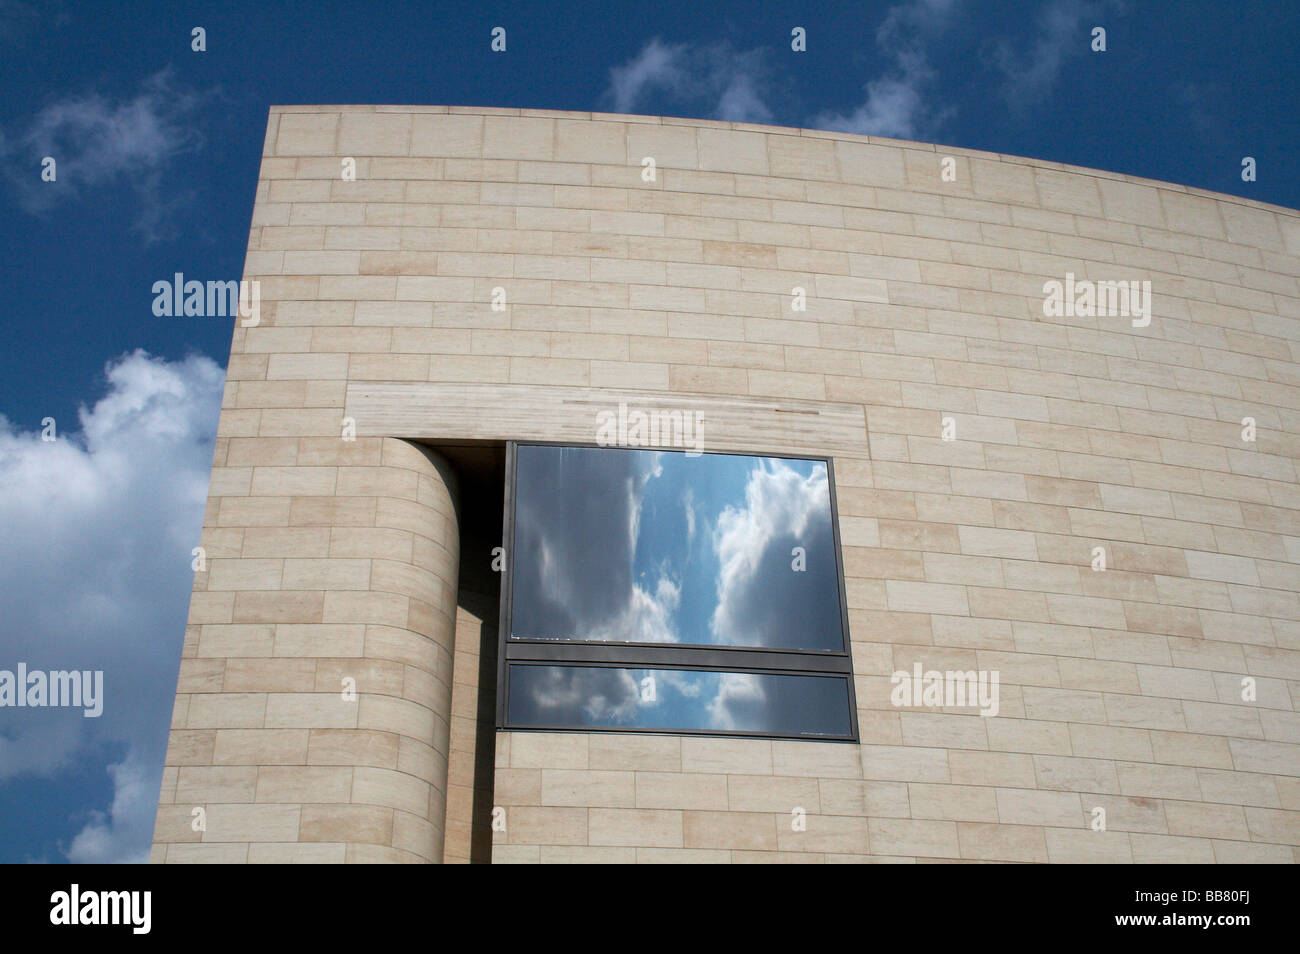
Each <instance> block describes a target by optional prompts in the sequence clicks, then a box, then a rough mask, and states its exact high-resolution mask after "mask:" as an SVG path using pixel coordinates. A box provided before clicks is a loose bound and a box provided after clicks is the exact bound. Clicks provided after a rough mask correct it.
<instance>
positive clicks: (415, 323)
mask: <svg viewBox="0 0 1300 954" xmlns="http://www.w3.org/2000/svg"><path fill="white" fill-rule="evenodd" d="M948 155H952V156H953V157H954V158H955V159H956V169H957V180H956V181H955V182H945V181H943V179H942V178H941V176H940V167H941V163H940V160H941V159H942V158H943V157H945V156H948ZM349 156H350V157H352V158H354V159H355V160H356V167H357V178H356V181H344V180H343V179H342V178H341V176H340V167H341V166H340V161H341V159H342V158H344V157H349ZM647 156H652V157H654V159H655V164H656V169H657V175H656V179H655V181H653V182H646V181H644V180H643V178H642V175H641V171H642V159H643V158H644V157H647ZM251 185H252V184H251V183H250V186H251ZM257 186H258V188H257V201H256V205H255V208H254V213H253V223H252V229H251V233H250V242H249V253H248V257H247V260H246V267H245V277H246V278H249V279H257V280H259V281H260V282H261V292H262V302H263V304H262V315H261V321H260V323H259V325H258V326H257V327H252V328H243V327H236V328H235V331H234V336H233V340H232V349H231V357H230V367H229V375H228V383H227V391H226V398H225V401H224V403H223V410H222V414H221V421H220V426H219V439H218V442H217V451H216V456H215V459H214V463H213V477H212V483H211V486H210V489H209V506H208V509H207V519H206V520H205V525H204V531H203V538H202V541H201V542H202V545H203V546H204V547H205V549H206V551H207V555H208V563H207V569H206V570H205V571H204V572H201V573H199V574H197V575H196V578H195V587H194V595H193V599H192V602H191V609H190V619H189V626H188V629H187V633H186V641H185V649H184V654H183V659H182V665H181V675H180V681H179V684H178V693H177V706H176V713H175V718H174V722H173V727H172V735H171V742H170V745H169V750H168V757H167V769H166V771H165V773H164V782H163V791H162V799H161V802H160V806H159V815H158V825H157V829H156V832H155V846H154V851H153V853H152V859H153V860H154V861H167V862H234V863H242V862H344V861H351V862H364V861H383V862H402V861H437V860H443V859H444V858H445V860H447V861H468V860H471V858H472V856H474V852H475V850H476V849H474V848H473V847H472V845H473V844H474V838H475V831H476V830H477V829H476V827H475V826H480V827H481V825H482V824H483V818H484V817H485V815H484V811H483V809H484V808H485V807H486V808H488V809H490V808H492V807H496V808H499V809H501V810H502V813H501V817H502V818H503V820H504V822H505V826H504V830H502V831H496V832H493V833H492V838H491V841H492V848H491V853H492V858H493V860H495V861H497V862H521V863H549V862H569V863H574V862H595V861H607V862H617V863H624V862H628V863H631V862H638V863H673V862H727V861H734V862H745V861H761V860H768V861H781V862H793V861H815V862H836V861H846V860H880V861H932V860H949V861H956V860H971V861H1011V862H1123V863H1131V862H1137V863H1142V862H1160V861H1205V862H1224V863H1232V862H1277V861H1285V862H1291V861H1294V860H1296V857H1297V854H1296V853H1297V851H1298V850H1300V848H1297V843H1300V835H1298V834H1297V833H1298V832H1300V717H1297V715H1296V711H1297V710H1296V707H1297V703H1300V597H1297V593H1300V487H1297V474H1296V466H1295V461H1296V459H1297V457H1300V215H1297V213H1296V212H1294V211H1291V210H1287V209H1281V208H1276V207H1271V206H1266V205H1263V204H1260V203H1256V202H1251V201H1249V200H1245V199H1239V198H1234V197H1229V196H1222V195H1216V194H1213V193H1208V192H1203V191H1201V190H1198V189H1194V188H1189V187H1184V186H1181V185H1172V184H1165V183H1155V182H1150V181H1146V180H1137V179H1133V178H1130V177H1126V176H1122V175H1116V174H1113V173H1107V172H1098V171H1093V170H1086V169H1077V168H1072V167H1067V166H1061V165H1059V164H1056V163H1046V162H1037V161H1034V160H1024V159H1017V158H1014V157H1004V156H997V155H990V154H981V153H973V152H970V151H968V150H951V151H950V150H946V149H945V148H944V147H942V146H934V145H928V144H919V143H900V142H897V141H892V140H879V139H874V138H871V137H862V136H852V135H848V134H840V133H826V132H812V131H807V130H798V129H777V128H765V127H757V126H744V127H740V126H735V125H733V124H729V123H719V122H706V121H693V120H676V119H675V120H666V119H663V120H661V119H658V118H655V117H625V116H607V115H601V114H578V113H549V112H545V111H539V110H490V109H478V108H473V107H450V108H449V107H428V108H421V107H384V108H377V107H351V106H348V107H292V106H288V107H275V108H273V109H272V111H271V116H270V122H269V126H268V136H267V141H266V151H265V153H264V157H263V165H262V171H261V177H260V179H259V182H258V184H257ZM1067 273H1073V274H1074V275H1075V276H1076V278H1079V279H1085V278H1086V279H1088V280H1092V281H1137V282H1142V281H1149V282H1150V283H1151V296H1152V303H1153V304H1152V318H1151V321H1150V324H1149V325H1146V326H1145V327H1135V326H1133V324H1132V323H1131V321H1130V320H1129V319H1128V318H1125V317H1121V316H1098V317H1065V316H1063V317H1048V316H1046V315H1045V314H1044V311H1043V297H1044V291H1043V285H1044V282H1047V281H1050V280H1057V281H1064V280H1065V276H1066V274H1067ZM798 295H802V296H804V299H803V301H804V303H805V304H806V308H805V309H804V310H796V309H795V308H794V307H793V304H794V302H795V300H796V296H798ZM494 296H495V297H496V298H497V300H499V301H500V300H501V296H504V304H503V305H502V306H500V307H499V308H498V309H494V307H493V300H494ZM620 402H624V403H627V404H629V405H630V406H637V407H642V408H645V409H651V408H655V409H663V410H680V411H683V412H687V413H696V412H698V413H699V414H701V415H702V416H703V419H704V420H705V422H706V426H705V431H704V434H705V447H706V449H714V450H724V449H725V450H745V451H758V452H763V453H769V454H783V453H785V454H817V455H826V456H829V457H831V458H833V461H834V468H835V477H836V491H837V498H836V499H837V507H838V517H839V527H840V534H841V543H842V547H843V555H844V566H845V575H846V579H845V584H846V591H847V596H848V612H849V625H850V630H851V636H852V641H853V656H854V670H855V673H856V677H855V678H856V689H857V699H858V706H859V712H858V717H859V725H860V734H861V742H860V744H856V745H845V744H830V743H814V742H788V741H767V740H737V739H721V738H698V737H674V736H639V735H613V734H590V735H585V734H547V733H523V732H518V733H508V732H498V733H496V738H495V756H494V758H495V764H496V769H495V773H494V776H493V777H492V778H491V783H492V784H491V785H490V786H489V787H490V788H491V789H492V791H490V792H487V791H486V790H485V788H484V785H483V782H482V779H481V774H482V773H481V771H480V770H481V766H482V762H483V760H484V758H486V757H489V756H490V755H491V752H490V750H491V748H492V745H491V733H487V735H486V739H485V735H484V732H483V731H480V729H481V728H484V727H485V723H484V721H483V720H485V719H489V718H490V717H491V715H490V713H487V714H485V713H484V712H483V711H482V710H481V709H480V708H479V707H478V705H477V703H476V700H477V699H479V695H478V694H479V690H480V686H479V682H478V675H477V673H478V670H479V663H480V660H479V656H478V653H479V647H480V644H479V642H478V636H479V631H480V627H481V626H482V624H483V622H484V619H486V618H487V616H486V613H485V612H483V611H482V610H481V608H480V610H478V611H467V610H466V609H465V608H464V607H461V608H458V607H457V590H458V585H457V575H456V567H457V559H458V557H457V530H456V522H455V512H454V508H453V506H452V502H453V500H454V493H455V491H454V489H453V488H450V487H448V486H447V484H446V483H445V482H444V481H443V480H442V479H441V477H440V473H439V471H438V469H437V468H436V467H435V466H434V463H433V462H432V461H431V460H430V458H429V457H428V456H426V455H425V454H423V453H422V452H421V451H420V449H419V448H418V447H417V445H416V443H415V442H420V441H424V442H428V443H435V442H438V441H496V442H499V441H504V440H508V439H539V440H557V441H582V442H592V441H594V440H595V438H596V434H595V420H596V416H597V415H598V414H599V413H600V411H602V410H617V407H618V405H619V403H620ZM345 417H346V418H351V419H352V420H353V422H354V423H355V426H356V440H355V441H343V440H341V438H340V435H341V432H342V427H343V419H344V418H345ZM1244 418H1252V419H1253V420H1254V422H1255V425H1256V428H1257V432H1256V436H1255V440H1253V441H1245V440H1243V438H1242V428H1243V419H1244ZM946 423H947V424H951V425H952V426H953V427H954V428H955V439H954V440H944V439H943V434H942V429H943V428H944V426H945V424H946ZM1098 547H1100V548H1103V549H1104V551H1105V559H1106V569H1105V570H1104V571H1097V570H1094V569H1093V560H1094V551H1095V548H1098ZM916 663H920V664H921V665H922V666H923V667H924V668H926V669H941V670H944V669H954V670H972V669H980V670H990V671H996V672H998V673H999V674H1000V679H1001V698H1000V712H999V714H998V715H997V716H995V717H991V718H982V717H981V716H979V715H978V714H977V712H976V711H975V710H971V709H946V710H937V709H936V710H927V709H924V708H915V709H909V708H902V709H900V708H896V707H894V706H893V705H892V704H891V702H890V692H889V691H890V688H891V687H890V682H889V677H890V675H891V673H893V672H894V671H895V670H905V671H909V672H910V670H911V669H912V666H913V665H914V664H916ZM345 677H351V678H354V679H355V680H356V684H357V693H358V697H359V698H358V701H357V702H355V703H344V702H342V700H341V699H340V683H341V681H342V679H343V678H345ZM1243 680H1253V685H1254V695H1253V697H1251V696H1250V694H1249V693H1247V695H1246V697H1243ZM489 765H490V761H489ZM476 766H478V767H477V768H476ZM489 775H491V773H490V772H489ZM485 799H487V800H488V801H487V802H485V801H484V800H485ZM198 807H202V808H204V809H205V812H206V831H196V830H194V829H193V827H192V825H191V820H192V814H191V813H192V810H193V809H194V808H198ZM1098 808H1101V809H1104V810H1105V812H1106V819H1107V824H1106V830H1105V831H1096V830H1093V828H1092V820H1093V818H1094V816H1095V810H1096V809H1098ZM798 816H802V818H803V820H804V822H805V823H806V824H805V827H803V828H802V829H801V828H799V827H797V826H796V825H794V824H793V820H794V819H795V818H796V817H798ZM475 860H478V859H477V858H476V859H475Z"/></svg>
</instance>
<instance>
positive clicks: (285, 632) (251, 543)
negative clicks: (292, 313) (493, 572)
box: [154, 383, 459, 863]
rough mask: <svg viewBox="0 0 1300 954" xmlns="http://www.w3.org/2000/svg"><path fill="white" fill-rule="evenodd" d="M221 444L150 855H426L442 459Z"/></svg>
mask: <svg viewBox="0 0 1300 954" xmlns="http://www.w3.org/2000/svg"><path fill="white" fill-rule="evenodd" d="M238 390H239V386H238V384H237V383H235V384H234V385H233V393H232V399H233V400H235V401H236V403H237V402H238ZM259 399H261V398H259ZM334 416H336V417H337V416H339V415H334ZM225 420H226V418H225V417H223V423H224V421H225ZM340 432H341V428H340ZM217 455H218V460H221V459H223V458H224V461H225V463H224V465H217V466H214V468H213V481H212V488H211V490H210V502H209V503H210V505H209V511H208V520H207V521H206V526H205V527H204V533H203V546H204V547H205V549H206V551H207V558H208V566H207V570H206V572H201V573H199V574H197V575H196V577H195V589H194V595H193V597H192V598H191V604H190V626H189V630H188V632H187V634H186V635H187V638H186V642H185V651H184V656H183V658H182V660H181V673H180V685H179V687H178V690H177V699H176V712H175V716H174V719H173V723H172V736H171V743H170V745H169V747H168V754H167V763H166V767H165V769H164V775H163V790H162V797H161V800H160V804H159V810H158V824H157V828H156V831H155V835H154V839H155V849H154V851H155V860H165V861H172V862H177V861H215V862H243V861H247V862H259V863H260V862H342V861H354V862H386V861H391V862H401V861H416V862H429V861H435V862H436V861H441V860H442V849H443V832H444V829H445V819H446V798H445V796H446V791H447V760H448V752H449V724H450V717H451V679H452V677H451V669H452V635H453V626H454V617H455V608H456V580H457V572H458V567H459V543H458V539H459V538H458V533H457V517H456V511H455V500H456V480H455V475H454V474H452V473H451V472H450V470H449V469H448V468H447V465H446V462H445V461H443V460H442V459H441V458H439V456H438V455H436V454H433V453H431V452H429V451H427V450H425V449H423V448H420V447H418V446H416V445H413V444H410V443H407V442H405V441H401V440H394V439H391V438H388V439H385V438H358V439H357V440H355V441H343V440H340V439H339V438H337V437H293V436H290V437H259V436H257V431H251V432H250V433H248V435H247V436H241V435H240V434H239V433H238V431H236V432H234V433H230V432H227V433H226V434H225V435H224V436H222V437H221V438H220V439H219V440H218V447H217ZM199 808H201V809H202V810H203V815H202V822H203V826H204V827H203V828H202V830H200V829H196V827H195V824H196V821H197V819H196V816H195V809H199ZM160 854H161V855H162V857H158V856H159V855H160Z"/></svg>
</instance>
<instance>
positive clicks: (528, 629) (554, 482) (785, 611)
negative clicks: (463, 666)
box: [497, 443, 857, 740]
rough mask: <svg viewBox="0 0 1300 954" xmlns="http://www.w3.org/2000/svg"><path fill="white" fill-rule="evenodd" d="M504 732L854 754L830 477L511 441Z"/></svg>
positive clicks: (678, 455) (815, 467) (727, 460)
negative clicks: (746, 739)
mask: <svg viewBox="0 0 1300 954" xmlns="http://www.w3.org/2000/svg"><path fill="white" fill-rule="evenodd" d="M506 475H507V478H506V482H507V493H506V499H507V503H506V521H505V532H506V539H507V559H506V573H505V578H504V580H503V583H502V587H503V590H502V614H501V618H502V640H501V642H502V645H501V653H500V660H499V665H500V678H499V682H498V686H499V687H501V688H500V691H499V693H498V702H497V706H498V720H497V721H498V725H500V726H502V727H504V728H511V729H574V730H585V731H592V730H608V731H642V732H646V731H654V732H681V733H719V734H726V735H754V736H762V737H778V738H804V739H809V738H811V739H831V740H854V739H856V737H857V718H856V711H855V705H854V696H853V675H852V664H851V660H850V658H849V645H848V629H847V626H846V619H845V611H844V587H843V580H842V574H841V567H840V554H839V546H838V540H837V534H836V524H835V516H834V515H835V503H834V487H833V480H832V473H831V466H830V462H829V461H827V460H824V459H806V458H789V457H754V456H745V455H739V454H714V453H709V454H687V453H683V452H679V451H667V450H663V451H661V450H631V449H623V448H607V447H574V446H558V445H550V444H524V443H518V444H511V445H510V447H509V449H508V454H507V461H506Z"/></svg>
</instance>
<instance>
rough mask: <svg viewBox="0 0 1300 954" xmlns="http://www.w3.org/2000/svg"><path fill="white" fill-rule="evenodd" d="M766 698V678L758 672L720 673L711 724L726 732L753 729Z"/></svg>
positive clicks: (711, 709) (710, 713) (710, 715)
mask: <svg viewBox="0 0 1300 954" xmlns="http://www.w3.org/2000/svg"><path fill="white" fill-rule="evenodd" d="M766 702H767V693H765V692H764V691H763V683H762V680H761V679H760V678H759V677H758V676H757V675H755V674H754V673H744V672H724V673H720V674H719V678H718V694H717V695H716V696H714V698H713V701H712V702H711V703H709V720H710V726H711V728H714V729H718V730H719V731H723V732H729V731H735V730H736V729H750V728H752V727H753V726H754V721H753V715H754V714H755V713H759V712H762V711H763V709H764V707H765V704H766Z"/></svg>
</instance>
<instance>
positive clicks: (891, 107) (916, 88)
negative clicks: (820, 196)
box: [811, 0, 957, 139]
mask: <svg viewBox="0 0 1300 954" xmlns="http://www.w3.org/2000/svg"><path fill="white" fill-rule="evenodd" d="M956 6H957V0H911V2H908V3H902V4H899V5H897V6H895V7H893V8H892V9H891V10H890V11H889V13H888V14H887V15H886V16H885V21H884V23H882V24H881V26H880V29H878V30H877V31H876V45H877V47H879V49H880V50H881V51H882V53H883V54H884V58H885V62H886V63H887V67H886V69H885V70H884V71H883V72H882V73H881V75H880V76H877V77H876V78H875V79H872V80H869V81H868V82H867V84H866V86H865V87H864V90H865V92H866V99H864V100H863V102H862V103H861V104H860V105H858V106H857V107H856V108H854V109H852V110H850V111H848V112H847V113H846V112H837V111H834V110H826V111H823V112H821V113H819V114H818V115H817V116H815V117H814V118H813V119H812V121H811V123H812V125H813V126H814V127H815V128H817V129H833V130H837V131H839V132H850V133H858V134H860V135H869V136H889V137H892V138H895V139H916V138H919V137H921V136H926V135H930V134H932V133H933V132H934V131H935V130H936V129H937V128H938V127H939V125H940V124H941V123H942V122H943V120H944V119H946V118H947V117H948V115H950V113H951V110H948V109H943V108H939V109H936V108H932V107H931V106H930V88H931V87H932V86H933V84H934V82H935V80H936V78H937V74H936V73H935V71H934V70H933V69H932V68H931V67H930V65H929V62H928V59H927V57H926V54H925V50H924V47H925V44H926V43H927V41H928V40H929V39H930V37H931V36H933V34H935V33H936V32H938V31H939V30H941V29H943V28H944V26H946V24H947V22H948V18H949V17H950V15H951V14H952V12H953V11H954V10H955V9H956Z"/></svg>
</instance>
